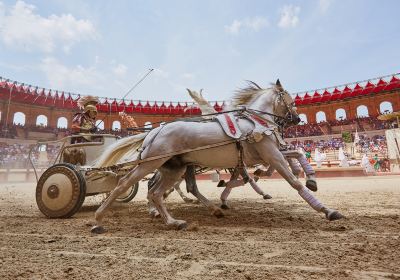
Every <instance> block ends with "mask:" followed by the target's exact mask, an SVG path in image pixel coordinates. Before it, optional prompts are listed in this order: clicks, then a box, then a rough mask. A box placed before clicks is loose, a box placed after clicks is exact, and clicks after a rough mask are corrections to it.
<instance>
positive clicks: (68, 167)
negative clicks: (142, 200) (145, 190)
mask: <svg viewBox="0 0 400 280" xmlns="http://www.w3.org/2000/svg"><path fill="white" fill-rule="evenodd" d="M85 138H86V139H89V138H90V139H89V140H90V141H89V142H82V143H76V142H77V141H76V140H77V139H85ZM117 140H118V137H117V136H115V135H111V134H87V135H76V136H75V135H73V136H67V137H65V138H62V139H60V140H56V141H38V143H37V146H34V147H32V148H31V150H30V152H29V159H30V161H31V164H32V166H33V170H34V172H35V176H36V181H37V185H36V203H37V205H38V207H39V210H40V211H41V212H42V213H43V214H44V215H45V216H47V217H49V218H69V217H71V216H73V215H74V214H75V213H76V212H77V211H79V209H80V208H81V206H82V204H83V202H84V200H85V197H86V196H92V195H97V194H108V193H109V192H111V191H112V190H113V189H114V188H115V187H116V185H117V183H118V180H119V179H120V178H121V177H122V176H123V175H125V174H126V172H127V171H126V170H118V171H116V170H114V171H99V172H92V173H90V174H89V173H88V170H89V169H90V167H91V166H92V164H93V163H94V162H95V161H96V159H97V158H98V157H99V156H100V155H101V154H102V153H103V151H104V150H105V149H106V148H107V147H109V146H110V145H112V144H113V143H115V142H116V141H117ZM78 142H79V141H78ZM47 145H58V146H59V149H58V151H57V152H56V153H55V154H54V155H52V156H53V158H54V159H53V161H52V162H51V166H50V167H48V168H46V169H44V172H43V173H41V172H40V171H39V166H38V162H34V160H33V154H34V151H35V148H37V147H39V151H38V153H39V156H38V158H39V159H40V153H41V151H40V147H45V146H47ZM40 173H41V174H40ZM39 175H40V176H39ZM138 188H139V183H136V184H135V185H133V186H132V187H131V188H129V190H127V191H126V192H125V193H124V194H123V195H121V196H120V197H119V198H118V199H117V201H119V202H129V201H131V200H132V199H133V198H134V197H135V196H136V194H137V191H138Z"/></svg>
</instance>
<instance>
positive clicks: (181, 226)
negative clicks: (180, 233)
mask: <svg viewBox="0 0 400 280" xmlns="http://www.w3.org/2000/svg"><path fill="white" fill-rule="evenodd" d="M187 226H188V225H187V223H181V224H179V225H178V230H184V229H186V228H187Z"/></svg>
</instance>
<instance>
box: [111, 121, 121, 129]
mask: <svg viewBox="0 0 400 280" xmlns="http://www.w3.org/2000/svg"><path fill="white" fill-rule="evenodd" d="M111 128H112V130H121V123H120V122H119V121H113V123H112V127H111Z"/></svg>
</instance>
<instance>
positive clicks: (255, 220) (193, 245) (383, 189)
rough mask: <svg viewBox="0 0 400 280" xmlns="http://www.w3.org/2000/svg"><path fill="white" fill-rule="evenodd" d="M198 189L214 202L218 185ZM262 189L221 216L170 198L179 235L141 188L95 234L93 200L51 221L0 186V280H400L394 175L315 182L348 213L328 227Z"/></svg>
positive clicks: (271, 189) (25, 193)
mask: <svg viewBox="0 0 400 280" xmlns="http://www.w3.org/2000/svg"><path fill="white" fill-rule="evenodd" d="M199 185H200V188H201V190H202V191H203V192H204V193H205V194H206V196H207V197H210V198H213V201H214V202H215V203H219V201H218V197H219V194H220V192H221V191H222V190H221V189H217V188H215V187H214V183H211V182H209V181H201V182H200V183H199ZM261 185H262V187H263V188H264V189H265V190H268V193H269V194H271V195H272V196H273V199H271V200H263V199H261V198H260V197H259V196H258V195H257V194H255V193H254V192H253V191H252V190H251V189H250V187H247V186H246V187H242V188H238V189H235V190H234V191H233V192H232V195H231V206H232V209H231V210H227V211H225V214H226V216H225V218H221V219H218V218H215V217H213V216H211V214H210V213H209V212H208V211H207V210H206V209H205V208H204V207H203V206H201V205H198V204H185V203H183V202H182V201H181V199H180V198H179V197H178V195H177V194H176V193H173V194H171V196H170V197H169V198H168V204H167V206H168V208H169V209H170V210H171V213H172V214H173V215H174V216H175V217H176V218H180V219H185V220H187V221H188V222H189V224H190V225H189V229H188V230H186V231H176V230H173V229H170V228H167V227H166V226H165V225H164V224H163V223H162V222H161V221H160V220H159V219H154V220H152V219H151V218H150V217H149V215H148V214H147V207H146V200H145V188H144V186H143V187H142V188H141V190H140V192H139V194H138V196H137V197H136V198H135V199H134V201H132V202H130V203H128V204H115V205H114V207H113V209H112V211H111V212H110V213H109V215H108V216H107V218H106V221H105V226H106V227H107V229H108V232H107V233H105V234H103V235H100V236H96V235H92V234H91V233H90V225H91V221H92V218H93V213H94V210H95V209H96V208H97V207H98V203H99V201H100V200H101V198H98V197H97V198H95V197H90V198H87V200H86V201H85V204H84V207H83V209H82V210H81V211H80V212H78V213H77V214H76V215H75V216H74V217H73V218H71V219H66V220H50V219H46V218H44V217H43V216H42V215H41V213H40V212H39V211H38V209H37V207H36V202H35V199H34V192H35V186H34V185H33V184H12V183H10V184H3V185H0V279H191V280H193V279H247V280H250V279H400V176H387V177H368V178H337V179H320V180H319V186H320V187H319V188H320V189H319V191H318V192H317V197H318V198H319V199H320V200H321V201H323V202H324V203H326V205H328V206H330V207H333V208H336V209H338V210H340V211H341V212H342V213H343V214H345V215H346V216H347V219H345V220H341V221H336V222H328V221H327V220H325V219H324V217H323V215H322V214H319V213H316V212H315V211H314V210H312V209H311V208H310V207H309V206H308V205H307V204H306V203H305V202H303V201H302V200H301V198H300V197H299V196H298V195H297V192H295V191H294V190H292V189H291V188H290V187H289V186H288V185H287V184H286V183H284V182H283V181H281V180H270V181H265V180H262V182H261Z"/></svg>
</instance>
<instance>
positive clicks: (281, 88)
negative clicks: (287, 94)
mask: <svg viewBox="0 0 400 280" xmlns="http://www.w3.org/2000/svg"><path fill="white" fill-rule="evenodd" d="M275 85H276V87H277V88H278V90H280V91H282V90H283V87H282V85H281V81H279V79H278V80H276V83H275Z"/></svg>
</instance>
